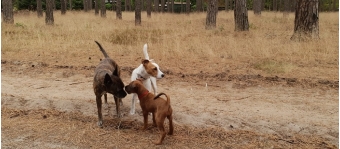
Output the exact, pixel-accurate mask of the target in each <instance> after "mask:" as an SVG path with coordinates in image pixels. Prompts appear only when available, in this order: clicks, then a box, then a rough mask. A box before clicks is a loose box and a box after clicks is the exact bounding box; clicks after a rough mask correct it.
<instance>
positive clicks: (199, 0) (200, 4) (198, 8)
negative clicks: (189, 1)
mask: <svg viewBox="0 0 340 149" xmlns="http://www.w3.org/2000/svg"><path fill="white" fill-rule="evenodd" d="M196 11H198V12H202V0H197V1H196Z"/></svg>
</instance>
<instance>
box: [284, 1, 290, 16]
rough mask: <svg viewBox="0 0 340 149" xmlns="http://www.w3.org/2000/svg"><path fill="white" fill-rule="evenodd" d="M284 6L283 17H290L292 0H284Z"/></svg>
mask: <svg viewBox="0 0 340 149" xmlns="http://www.w3.org/2000/svg"><path fill="white" fill-rule="evenodd" d="M283 7H284V10H283V17H284V18H286V17H288V15H289V11H290V0H284V4H283Z"/></svg>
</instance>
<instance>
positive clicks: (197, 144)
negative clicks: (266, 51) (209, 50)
mask: <svg viewBox="0 0 340 149" xmlns="http://www.w3.org/2000/svg"><path fill="white" fill-rule="evenodd" d="M1 62H2V64H1V66H2V68H1V72H2V74H1V75H2V76H1V108H2V109H1V116H2V117H1V133H2V135H1V147H2V148H150V147H151V148H157V147H159V148H338V147H339V111H338V109H339V92H338V80H327V79H322V80H321V79H309V78H282V77H277V76H269V77H268V76H267V77H266V76H262V75H260V74H258V75H253V74H247V73H242V74H235V73H233V72H235V71H236V69H231V70H229V71H226V72H210V73H205V72H197V73H196V72H195V71H191V70H185V71H177V70H175V68H176V67H169V69H165V70H163V71H164V72H165V73H166V78H164V79H162V80H159V81H158V87H159V91H161V92H165V93H167V94H168V95H170V97H171V104H172V107H173V110H174V120H175V131H174V135H173V136H167V137H166V138H165V140H164V142H163V145H161V146H155V145H153V144H152V141H153V140H155V139H157V138H158V132H157V129H156V128H153V127H151V126H150V128H149V129H148V130H147V131H145V132H143V131H141V130H140V129H139V128H140V127H141V126H142V116H141V115H140V112H141V109H140V107H139V105H136V107H137V112H139V114H135V115H133V116H131V115H129V114H128V112H129V109H130V104H131V97H132V96H131V95H128V96H127V97H126V98H124V99H123V102H124V105H123V108H122V112H123V114H124V116H123V118H120V119H119V118H117V117H116V115H115V106H114V103H113V98H112V96H109V106H108V107H107V108H105V109H104V110H105V111H104V112H103V113H104V128H103V129H101V128H99V127H97V125H96V122H97V112H96V110H97V109H96V104H95V97H94V93H93V90H92V73H93V70H94V66H57V65H53V66H52V65H48V64H45V63H41V62H28V61H12V60H6V59H2V61H1ZM122 63H123V62H122ZM121 65H122V64H121ZM206 67H208V66H206ZM187 68H190V67H187ZM132 69H133V68H132V67H122V70H123V75H122V76H123V80H124V82H125V84H127V83H129V76H130V73H131V70H132ZM166 122H167V121H166ZM149 123H151V120H149Z"/></svg>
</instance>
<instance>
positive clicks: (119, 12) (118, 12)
mask: <svg viewBox="0 0 340 149" xmlns="http://www.w3.org/2000/svg"><path fill="white" fill-rule="evenodd" d="M116 19H118V20H121V19H122V0H117V8H116Z"/></svg>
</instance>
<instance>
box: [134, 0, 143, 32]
mask: <svg viewBox="0 0 340 149" xmlns="http://www.w3.org/2000/svg"><path fill="white" fill-rule="evenodd" d="M135 6H136V8H135V26H140V25H141V24H142V16H141V0H136V1H135Z"/></svg>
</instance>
